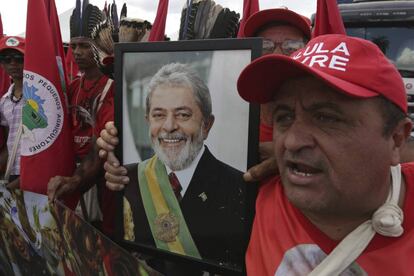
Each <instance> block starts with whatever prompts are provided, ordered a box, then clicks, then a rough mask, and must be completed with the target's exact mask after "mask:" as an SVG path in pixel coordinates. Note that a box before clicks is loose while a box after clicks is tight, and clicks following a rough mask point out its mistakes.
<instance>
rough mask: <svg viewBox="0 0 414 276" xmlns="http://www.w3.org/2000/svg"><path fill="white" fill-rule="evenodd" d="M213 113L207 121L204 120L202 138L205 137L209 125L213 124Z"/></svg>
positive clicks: (208, 130)
mask: <svg viewBox="0 0 414 276" xmlns="http://www.w3.org/2000/svg"><path fill="white" fill-rule="evenodd" d="M214 120H215V118H214V115H210V117H209V118H208V120H207V121H205V122H204V129H203V138H204V140H206V139H207V137H208V133H209V132H210V129H211V127H212V126H213V124H214Z"/></svg>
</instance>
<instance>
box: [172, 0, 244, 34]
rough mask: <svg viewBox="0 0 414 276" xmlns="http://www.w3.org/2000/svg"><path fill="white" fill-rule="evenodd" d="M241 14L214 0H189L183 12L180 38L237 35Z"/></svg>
mask: <svg viewBox="0 0 414 276" xmlns="http://www.w3.org/2000/svg"><path fill="white" fill-rule="evenodd" d="M239 19H240V15H239V14H238V13H236V12H234V11H231V10H229V9H228V8H223V7H222V6H220V5H218V4H216V3H215V2H214V1H212V0H188V1H187V4H186V5H185V7H184V8H183V11H182V13H181V24H180V32H179V40H188V39H208V38H230V37H236V36H237V31H238V28H239Z"/></svg>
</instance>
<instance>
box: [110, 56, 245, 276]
mask: <svg viewBox="0 0 414 276" xmlns="http://www.w3.org/2000/svg"><path fill="white" fill-rule="evenodd" d="M148 91H149V93H148V96H147V99H146V119H147V121H148V124H149V135H150V139H151V142H152V147H153V149H154V152H155V155H154V156H153V157H152V158H150V159H148V160H145V161H143V162H141V163H140V164H139V165H138V166H137V165H136V164H133V165H130V166H128V167H127V168H128V177H129V179H130V184H129V185H126V186H125V191H124V196H125V199H124V221H128V220H129V226H128V223H127V225H125V231H124V232H125V233H124V234H125V235H124V238H125V239H129V240H133V241H136V242H139V243H144V244H150V245H155V246H157V247H158V248H160V249H165V250H169V251H172V252H176V253H180V254H184V255H188V256H192V257H196V258H203V259H207V260H212V261H215V262H219V263H221V264H224V265H230V266H232V267H235V268H241V265H242V260H243V255H244V253H243V252H244V248H245V247H244V244H245V241H243V240H245V238H244V230H245V225H244V189H245V187H244V182H243V179H242V173H241V172H240V171H238V170H236V169H234V168H232V167H230V166H228V165H226V164H224V163H223V162H221V161H219V160H217V159H216V158H215V157H214V156H213V155H212V154H211V152H210V151H209V149H208V148H207V146H205V145H204V140H205V139H206V138H207V136H208V133H209V131H210V129H211V127H212V126H213V122H214V116H213V115H212V107H211V97H210V92H209V90H208V87H207V86H206V85H205V84H204V82H203V81H202V80H201V79H200V78H199V77H198V75H197V74H196V73H195V72H194V71H193V70H191V69H190V68H189V67H188V66H186V65H183V64H178V63H173V64H167V65H165V66H163V67H162V68H161V69H160V70H159V71H158V72H157V73H156V74H155V75H154V76H153V78H152V79H151V81H150V83H149V86H148ZM116 162H117V160H116ZM105 169H106V170H107V172H108V173H107V175H108V178H107V181H108V184H107V185H108V187H110V188H112V189H119V188H118V187H119V186H117V185H114V186H111V184H110V183H111V181H114V182H117V181H116V180H117V179H112V176H114V177H115V178H117V177H118V176H117V175H119V174H118V172H119V171H120V170H125V168H124V167H118V166H113V160H112V162H106V164H105ZM137 184H139V185H137ZM156 198H157V199H156ZM128 218H129V219H128ZM163 265H164V263H163ZM156 266H157V265H156ZM157 268H158V269H160V270H161V271H166V270H168V271H171V270H170V269H168V268H165V267H164V268H162V267H161V268H160V267H157ZM174 270H175V272H176V273H178V274H177V275H179V271H178V270H176V268H174ZM186 272H188V271H186ZM181 275H183V274H181ZM191 275H197V274H191Z"/></svg>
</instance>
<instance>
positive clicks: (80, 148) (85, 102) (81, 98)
mask: <svg viewBox="0 0 414 276" xmlns="http://www.w3.org/2000/svg"><path fill="white" fill-rule="evenodd" d="M107 81H108V77H107V76H104V75H103V76H102V77H101V78H100V79H98V80H89V81H88V80H83V78H78V79H75V80H74V81H73V82H72V83H71V84H70V88H69V95H70V98H69V102H70V105H71V117H72V125H73V136H74V145H75V152H76V157H77V158H78V159H79V160H81V159H83V158H84V157H85V156H86V155H87V154H88V153H89V151H90V150H91V147H92V143H91V142H92V137H93V136H95V137H99V134H100V132H101V130H102V129H103V128H104V127H105V124H106V122H108V121H113V120H114V89H115V86H114V82H112V84H111V86H110V88H109V90H108V92H107V94H106V96H105V98H104V99H103V102H102V106H101V108H100V109H99V110H98V112H97V113H96V111H93V110H92V109H93V106H94V102H97V101H99V100H101V98H100V95H101V93H102V92H103V90H104V88H105V86H106V83H107ZM81 82H83V85H82V87H83V88H82V87H81ZM79 106H80V107H82V108H83V109H82V110H83V111H82V110H81V109H80V108H79ZM95 106H96V105H95ZM84 111H86V112H88V113H89V114H93V115H92V116H93V117H94V118H95V127H92V126H91V125H90V124H89V123H88V122H87V119H86V117H85V116H84V114H85V112H84ZM82 114H83V115H82ZM97 185H99V189H101V193H100V200H99V201H100V208H101V211H102V214H103V222H102V231H103V232H104V233H105V234H106V235H108V236H113V235H114V231H115V210H116V203H115V193H114V192H113V191H111V190H109V189H108V188H106V185H105V183H104V181H103V179H102V181H99V180H98V182H97Z"/></svg>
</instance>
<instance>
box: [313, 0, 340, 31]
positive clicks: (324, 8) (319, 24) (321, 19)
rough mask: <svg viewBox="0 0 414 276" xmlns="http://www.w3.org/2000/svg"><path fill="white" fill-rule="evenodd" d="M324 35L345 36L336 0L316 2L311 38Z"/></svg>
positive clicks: (319, 0)
mask: <svg viewBox="0 0 414 276" xmlns="http://www.w3.org/2000/svg"><path fill="white" fill-rule="evenodd" d="M324 34H346V32H345V27H344V22H342V17H341V13H340V12H339V9H338V4H337V2H336V0H318V2H317V7H316V16H315V27H314V28H313V34H312V37H317V36H319V35H324Z"/></svg>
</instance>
